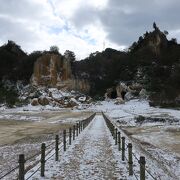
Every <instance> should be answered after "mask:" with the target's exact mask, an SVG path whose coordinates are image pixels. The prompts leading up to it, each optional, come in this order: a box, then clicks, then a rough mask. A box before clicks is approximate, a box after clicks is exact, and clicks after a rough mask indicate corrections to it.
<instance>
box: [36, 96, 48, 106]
mask: <svg viewBox="0 0 180 180" xmlns="http://www.w3.org/2000/svg"><path fill="white" fill-rule="evenodd" d="M38 102H39V104H40V105H42V106H46V105H48V104H49V100H48V99H47V98H46V97H39V98H38Z"/></svg>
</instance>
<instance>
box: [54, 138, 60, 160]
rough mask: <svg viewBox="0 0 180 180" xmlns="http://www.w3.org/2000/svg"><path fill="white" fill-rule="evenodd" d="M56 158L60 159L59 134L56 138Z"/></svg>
mask: <svg viewBox="0 0 180 180" xmlns="http://www.w3.org/2000/svg"><path fill="white" fill-rule="evenodd" d="M55 141H56V142H55V143H56V144H55V152H56V153H55V160H56V161H58V160H59V136H58V135H56V138H55Z"/></svg>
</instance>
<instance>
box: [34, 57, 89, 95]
mask: <svg viewBox="0 0 180 180" xmlns="http://www.w3.org/2000/svg"><path fill="white" fill-rule="evenodd" d="M31 84H32V85H34V86H48V87H57V88H58V89H62V90H78V91H81V92H86V93H87V92H89V90H90V85H89V83H88V81H86V80H83V79H75V78H74V77H73V75H72V71H71V63H70V60H68V59H66V58H64V57H63V56H61V55H59V54H50V53H46V54H44V55H42V56H41V57H39V58H38V59H37V61H36V62H35V64H34V71H33V75H32V77H31Z"/></svg>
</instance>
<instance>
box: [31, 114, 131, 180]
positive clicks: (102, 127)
mask: <svg viewBox="0 0 180 180" xmlns="http://www.w3.org/2000/svg"><path fill="white" fill-rule="evenodd" d="M113 146H114V141H113V139H112V137H111V135H110V132H109V130H108V128H107V126H106V123H105V121H104V119H103V117H102V116H101V115H96V116H95V118H94V119H93V121H92V122H91V123H90V125H89V126H88V127H87V128H86V129H85V130H84V131H83V132H82V133H81V134H80V135H79V137H78V138H77V139H76V141H74V142H73V144H72V145H71V146H69V148H68V150H67V151H66V152H65V153H64V154H63V155H62V156H61V158H60V162H54V160H51V161H50V162H49V163H47V167H46V172H45V178H42V179H56V180H57V179H58V180H59V179H64V180H69V179H77V180H79V179H80V180H84V179H86V180H88V179H89V180H95V179H96V180H105V179H108V180H115V179H127V177H126V175H127V174H128V172H127V167H126V164H123V162H121V160H120V153H119V152H118V150H114V149H117V148H114V147H113ZM115 151H116V152H115ZM32 179H41V178H40V177H39V176H37V177H34V178H32Z"/></svg>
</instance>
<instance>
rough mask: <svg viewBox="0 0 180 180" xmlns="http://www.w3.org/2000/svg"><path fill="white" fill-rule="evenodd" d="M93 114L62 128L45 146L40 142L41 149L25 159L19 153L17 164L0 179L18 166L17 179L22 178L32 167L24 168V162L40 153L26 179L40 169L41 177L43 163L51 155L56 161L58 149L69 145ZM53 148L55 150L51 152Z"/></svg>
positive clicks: (43, 169) (42, 174)
mask: <svg viewBox="0 0 180 180" xmlns="http://www.w3.org/2000/svg"><path fill="white" fill-rule="evenodd" d="M95 115H96V113H94V114H92V115H91V116H90V117H88V118H86V119H84V120H81V121H79V122H77V123H76V124H74V125H73V126H71V127H70V128H69V129H68V130H64V131H63V132H62V131H61V132H60V133H58V134H57V135H56V138H55V141H53V142H52V143H50V144H48V145H47V146H46V145H45V143H42V145H41V151H38V152H37V153H35V154H33V155H32V156H29V157H27V158H26V159H25V158H24V154H21V155H19V161H18V163H19V165H18V166H16V167H15V168H13V169H11V170H10V171H8V172H7V173H5V174H4V175H2V176H0V179H2V178H5V177H7V176H8V175H10V174H11V173H12V172H13V171H15V170H17V169H18V168H19V174H18V179H19V180H24V179H25V174H26V173H27V172H28V171H30V170H31V169H32V168H31V169H29V170H25V162H27V161H30V160H32V159H34V158H35V157H37V156H38V155H40V156H41V158H40V160H38V162H36V165H37V164H38V163H40V166H39V167H38V168H37V169H36V170H35V171H34V172H33V173H32V174H31V175H30V176H29V177H27V178H26V180H28V179H30V178H31V177H32V176H33V175H35V174H36V173H37V172H38V171H39V170H41V177H43V176H44V171H45V163H46V162H47V161H48V160H49V159H51V158H52V157H53V156H55V160H56V161H58V159H59V158H58V156H59V154H58V152H59V150H62V149H63V150H64V151H66V146H68V145H71V143H72V140H75V138H76V137H77V136H78V135H79V134H80V133H81V132H82V131H83V130H84V129H85V128H86V127H87V126H88V125H89V123H90V122H91V121H92V120H93V118H94V116H95ZM59 136H61V137H62V138H63V139H62V142H60V141H59ZM67 142H69V143H68V144H67ZM52 145H54V147H53V148H51V149H50V147H52ZM49 149H50V150H49ZM47 150H48V151H47ZM53 150H55V152H53V153H52V151H53ZM51 153H52V154H51ZM49 154H50V156H49ZM25 171H26V172H25ZM2 173H3V172H2Z"/></svg>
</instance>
